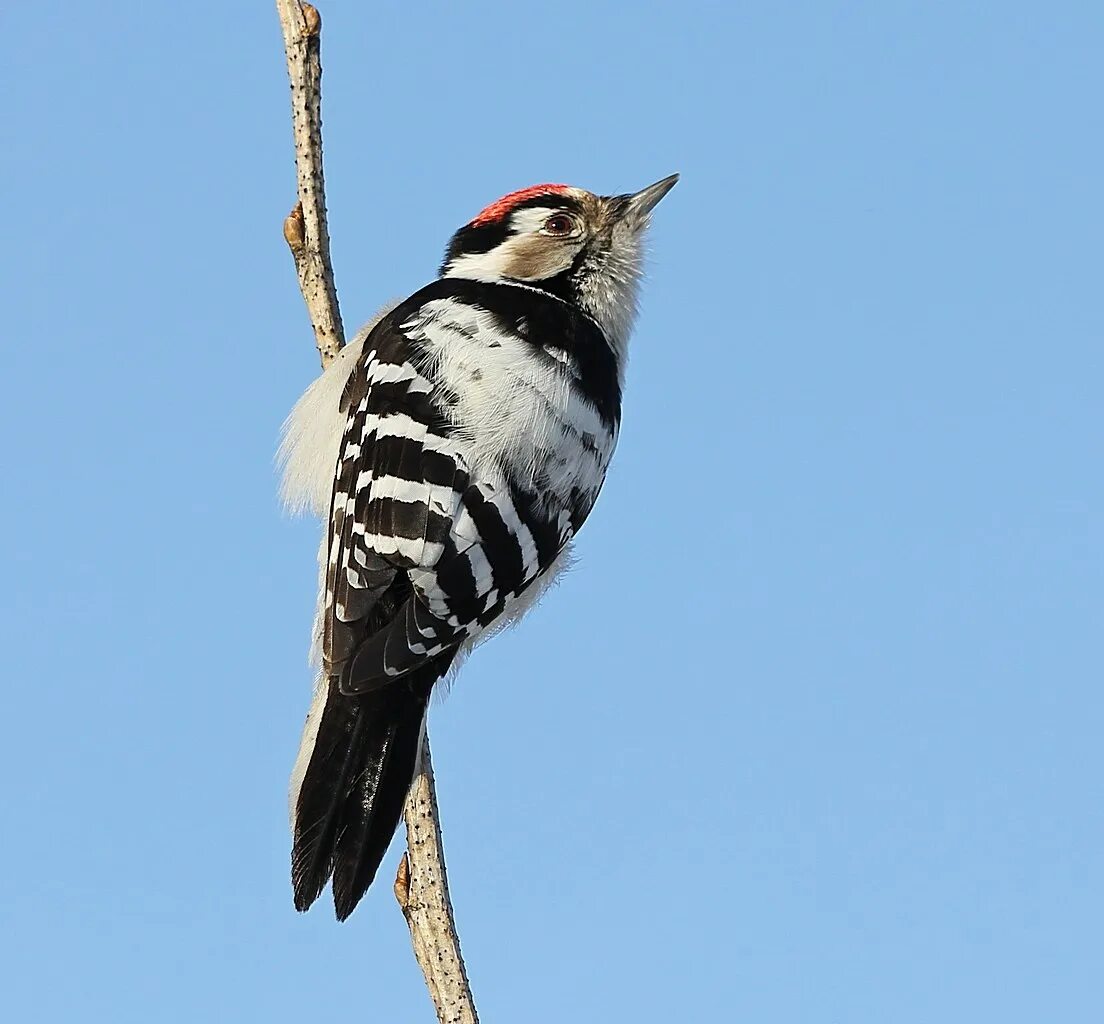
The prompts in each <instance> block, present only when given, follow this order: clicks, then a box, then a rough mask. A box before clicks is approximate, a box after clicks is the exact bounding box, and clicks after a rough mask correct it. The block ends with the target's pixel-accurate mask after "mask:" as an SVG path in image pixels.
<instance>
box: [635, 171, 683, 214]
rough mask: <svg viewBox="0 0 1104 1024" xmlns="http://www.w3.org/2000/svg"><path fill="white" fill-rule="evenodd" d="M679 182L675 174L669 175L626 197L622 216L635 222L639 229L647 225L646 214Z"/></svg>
mask: <svg viewBox="0 0 1104 1024" xmlns="http://www.w3.org/2000/svg"><path fill="white" fill-rule="evenodd" d="M678 180H679V176H678V175H677V174H671V175H669V176H668V177H666V178H663V179H662V180H661V181H657V182H656V183H655V184H654V185H649V186H648V187H647V188H642V189H641V190H640V191H639V192H634V193H633V194H632V195H630V196H626V197H625V199H626V203H625V210H624V214H623V216H624V217H626V218H627V219H630V220H635V221H636V222H637V223H638V224H640V225H641V227H643V226H644V224H645V223H647V220H648V214H649V213H651V212H652V210H654V209H655V208H656V205H657V204H658V203H659V201H660V200H661V199H662V198H663V197H664V196H665V195H667V193H668V192H670V191H671V189H673V188H674V187H675V183H676V182H677V181H678Z"/></svg>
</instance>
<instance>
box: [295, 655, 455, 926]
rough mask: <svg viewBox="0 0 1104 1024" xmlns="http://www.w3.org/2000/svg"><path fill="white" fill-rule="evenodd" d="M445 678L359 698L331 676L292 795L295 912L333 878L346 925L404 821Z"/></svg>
mask: <svg viewBox="0 0 1104 1024" xmlns="http://www.w3.org/2000/svg"><path fill="white" fill-rule="evenodd" d="M450 660H451V659H450ZM439 675H440V672H439V671H433V672H426V673H421V672H419V673H414V674H413V675H412V676H410V677H407V678H405V679H402V680H398V681H396V682H395V683H394V684H393V685H391V686H387V687H384V688H383V689H381V690H377V691H374V692H372V693H369V694H365V695H363V696H356V697H347V696H345V695H344V694H342V693H340V692H339V691H338V688H337V679H336V678H333V679H331V680H330V682H329V688H328V691H327V693H326V694H325V698H324V700H325V703H324V705H323V706H322V708H321V710H320V715H319V720H318V726H317V729H316V730H313V731H312V729H313V717H314V715H315V714H318V713H319V712H318V709H312V718H310V719H308V722H307V729H306V732H305V733H304V736H303V744H304V749H303V750H302V751H301V752H300V760H301V761H303V760H305V761H306V765H305V769H302V771H303V774H302V781H301V782H300V784H299V791H298V794H297V795H295V796H293V799H294V817H293V822H292V830H293V833H294V838H293V845H292V853H291V881H292V886H293V887H294V890H295V907H296V909H297V910H306V909H307V908H308V907H309V906H310V905H311V904H312V903H313V902H314V901H315V900H316V899H317V898H318V894H319V893H320V892H321V891H322V889H323V888H324V887H325V885H326V882H327V881H328V880H329V878H330V876H331V875H332V876H333V896H334V908H335V909H336V911H337V918H338V920H339V921H344V920H345V918H347V917H348V916H349V915H350V914H351V913H352V912H353V910H354V909H355V908H356V905H357V903H359V902H360V898H361V897H362V896H363V895H364V893H365V892H366V891H367V889H368V886H370V885H371V884H372V879H374V878H375V877H376V871H377V870H378V868H379V865H380V861H381V860H383V855H384V854H385V853H386V852H387V846H388V844H389V843H390V842H391V837H392V836H393V835H394V834H395V829H396V828H397V827H398V824H399V818H400V817H401V816H402V808H403V802H404V801H405V800H406V794H407V791H408V790H409V789H410V783H411V781H412V780H413V777H414V767H415V763H416V762H417V758H418V745H419V743H420V741H421V735H422V722H423V720H424V718H425V712H426V707H427V705H428V703H429V694H430V691H431V690H432V688H433V684H434V682H436V680H437V678H438V677H439ZM320 699H321V698H320ZM312 737H313V744H312ZM308 745H311V746H310V749H307V748H308ZM298 770H299V769H297V773H298Z"/></svg>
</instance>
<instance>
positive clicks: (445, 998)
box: [395, 737, 479, 1024]
mask: <svg viewBox="0 0 1104 1024" xmlns="http://www.w3.org/2000/svg"><path fill="white" fill-rule="evenodd" d="M404 816H405V818H406V845H407V849H408V850H409V853H408V854H404V855H403V859H402V860H401V861H400V862H399V870H398V872H397V873H396V875H395V898H396V899H397V900H398V901H399V906H400V907H402V912H403V916H404V917H405V918H406V923H407V925H408V926H409V928H410V941H411V943H412V944H413V946H414V955H415V956H416V957H417V958H418V963H419V964H420V965H421V968H422V973H423V974H424V975H425V979H426V985H428V986H429V994H430V996H432V998H433V1003H434V1005H435V1006H436V1007H437V1017H438V1020H439V1021H440V1022H441V1024H446V1022H447V1024H478V1022H479V1016H478V1015H477V1014H476V1012H475V1001H474V999H473V998H472V993H471V985H470V984H469V982H468V974H467V971H466V970H465V969H464V958H463V956H462V955H461V953H460V937H459V936H458V935H457V934H456V924H455V922H454V920H453V916H452V901H451V900H450V899H449V891H448V875H447V873H446V871H445V848H444V845H443V842H442V839H441V823H440V816H439V814H438V811H437V792H436V788H435V786H434V784H433V763H432V761H431V760H430V755H429V738H428V737H425V738H424V739H423V741H422V752H421V759H420V761H419V764H418V770H417V772H415V775H414V784H413V785H412V786H411V787H410V795H409V796H407V798H406V809H405V812H404Z"/></svg>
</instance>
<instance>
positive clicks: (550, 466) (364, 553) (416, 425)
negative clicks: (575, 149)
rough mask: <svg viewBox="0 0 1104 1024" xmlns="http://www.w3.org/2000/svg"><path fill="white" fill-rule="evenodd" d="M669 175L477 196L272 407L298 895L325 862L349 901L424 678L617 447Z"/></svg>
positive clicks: (504, 594) (519, 595)
mask: <svg viewBox="0 0 1104 1024" xmlns="http://www.w3.org/2000/svg"><path fill="white" fill-rule="evenodd" d="M677 180H678V175H671V176H670V177H667V178H664V179H663V180H662V181H657V182H656V183H655V184H654V185H649V186H648V187H647V188H645V189H642V190H641V191H639V192H635V193H632V194H627V195H615V196H601V195H595V194H594V193H591V192H587V191H585V190H583V189H580V188H573V187H571V186H567V185H534V186H532V187H530V188H525V189H521V190H520V191H517V192H511V193H510V194H509V195H506V196H503V197H502V198H501V199H499V200H497V201H496V202H494V203H491V205H490V206H488V207H486V208H485V209H484V210H483V211H482V212H481V213H479V214H478V215H477V216H476V217H475V218H474V219H473V220H471V221H470V222H468V223H467V224H465V225H464V226H463V227H461V228H460V229H459V230H458V231H457V232H456V233H455V234H454V235H453V236H452V239H451V241H450V243H449V246H448V250H447V252H446V254H445V258H444V262H443V264H442V265H441V268H440V272H439V276H438V277H437V279H436V280H435V281H433V282H432V283H431V284H428V285H426V287H424V288H422V289H421V290H420V291H417V292H415V293H414V294H413V295H411V296H410V297H409V298H408V299H406V300H405V301H403V302H400V303H398V304H397V305H395V306H394V307H392V308H390V309H388V310H386V311H385V312H384V313H382V314H381V315H379V316H378V317H377V318H376V319H375V320H374V321H372V322H371V323H369V324H368V325H366V327H365V328H363V329H362V330H361V331H360V332H359V333H358V334H357V336H356V337H355V338H354V339H353V341H352V342H351V343H350V344H349V345H347V346H346V347H345V348H344V349H343V350H342V351H341V352H340V354H339V355H338V356H337V358H336V359H335V360H334V361H333V362H332V363H331V364H330V366H329V367H328V368H327V369H326V371H325V372H324V373H323V374H322V376H321V377H319V378H318V380H316V381H315V382H314V383H313V384H312V385H311V387H310V388H309V389H308V390H307V392H306V393H305V394H304V395H303V397H302V398H301V399H300V400H299V402H298V403H297V404H296V406H295V408H294V409H293V410H292V412H291V415H290V416H289V417H288V420H287V422H286V423H285V425H284V436H283V441H282V444H281V450H280V454H281V459H282V462H283V467H284V484H283V493H284V499H285V501H286V502H287V503H288V504H289V505H290V506H291V507H293V508H297V509H310V510H312V511H314V512H315V513H316V514H317V515H319V516H320V517H321V518H323V519H326V518H327V517H328V527H327V529H326V530H325V531H324V536H323V539H322V546H321V550H320V552H319V568H320V581H319V599H318V609H317V613H316V616H315V625H314V651H315V655H316V659H317V663H318V668H319V671H318V678H317V682H316V686H315V693H314V698H313V701H312V703H311V707H310V711H309V713H308V715H307V720H306V725H305V726H304V729H303V737H302V742H301V745H300V750H299V755H298V758H297V760H296V762H295V767H294V770H293V772H292V779H291V793H290V804H291V808H290V809H291V828H292V834H293V843H292V886H293V890H294V897H295V906H296V908H297V909H299V910H306V909H307V908H308V907H309V906H310V905H311V904H312V903H313V902H314V901H315V900H316V899H317V897H318V895H319V894H320V893H321V891H322V889H323V888H324V886H325V885H326V883H327V881H329V880H330V879H331V877H332V882H333V884H332V889H333V899H334V907H335V910H336V913H337V917H338V919H339V920H344V919H345V918H347V917H348V916H349V914H351V913H352V912H353V910H354V909H355V907H356V905H357V903H358V902H359V901H360V899H361V897H362V896H363V895H364V893H365V891H366V890H367V889H368V887H369V885H371V883H372V880H373V878H374V877H375V875H376V871H377V869H378V868H379V865H380V862H381V860H382V859H383V856H384V854H385V852H386V850H387V847H388V844H389V843H390V841H391V838H392V836H393V834H394V832H395V829H396V828H397V827H398V823H399V819H400V817H401V813H402V807H403V803H404V800H405V798H406V794H407V791H408V790H409V788H410V784H411V782H412V780H413V774H414V769H415V764H416V761H417V757H418V750H419V745H420V744H421V741H422V736H423V730H424V726H425V716H426V708H427V706H428V703H429V698H430V693H431V691H432V690H433V687H434V685H435V684H436V683H438V682H439V681H440V680H441V679H442V678H443V677H444V676H445V675H446V674H447V673H449V671H450V669H451V668H454V667H455V665H456V664H457V663H458V662H459V661H460V660H462V658H463V657H464V656H465V655H466V654H467V653H468V652H469V651H470V650H471V648H472V647H473V646H474V644H476V643H477V642H478V641H479V640H480V639H481V638H484V637H486V636H488V635H490V634H491V633H492V632H495V631H496V630H497V629H498V628H500V627H502V626H504V625H508V624H510V623H512V622H515V621H517V619H518V618H520V617H521V615H522V614H524V612H525V611H527V610H528V608H529V607H531V606H532V604H533V603H534V602H535V601H536V599H537V598H538V596H539V595H540V594H541V593H542V592H543V591H544V590H545V589H546V588H547V586H548V585H549V583H550V582H551V581H552V580H554V579H555V577H556V574H557V572H558V571H560V570H561V569H562V568H563V567H564V565H565V564H566V562H567V561H568V559H569V557H570V554H569V553H570V546H571V541H572V538H573V537H574V536H575V534H576V533H578V531H579V529H580V527H582V525H583V523H584V522H585V521H586V518H587V516H588V515H589V514H590V510H591V508H592V507H593V506H594V502H595V499H596V498H597V497H598V492H599V490H601V487H602V482H603V480H604V478H605V475H606V469H607V467H608V465H609V461H610V456H611V455H612V454H613V449H614V445H615V444H616V441H617V432H618V427H619V424H620V418H621V390H622V387H623V384H624V375H625V363H626V349H627V345H628V340H629V334H630V331H631V330H632V326H633V320H634V318H635V315H636V302H637V290H638V285H639V282H640V278H641V272H642V263H643V260H642V249H643V236H644V234H645V232H646V229H647V227H648V224H649V222H650V219H651V213H652V210H653V209H654V207H655V206H656V204H657V203H658V202H659V201H660V200H661V199H662V198H663V197H664V196H665V195H666V194H667V193H668V192H669V191H670V190H671V188H672V187H673V186H674V184H675V182H676V181H677Z"/></svg>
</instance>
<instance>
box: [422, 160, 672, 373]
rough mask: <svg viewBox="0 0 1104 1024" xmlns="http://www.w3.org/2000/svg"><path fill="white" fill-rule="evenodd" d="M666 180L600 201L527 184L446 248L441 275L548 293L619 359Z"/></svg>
mask: <svg viewBox="0 0 1104 1024" xmlns="http://www.w3.org/2000/svg"><path fill="white" fill-rule="evenodd" d="M677 181H678V175H677V174H672V175H671V176H670V177H668V178H664V179H663V180H662V181H657V182H656V183H655V184H654V185H649V186H648V187H647V188H645V189H641V190H640V191H639V192H633V193H629V194H627V195H619V196H599V195H595V194H594V193H593V192H587V191H586V190H585V189H581V188H573V187H571V186H570V185H533V186H532V187H530V188H524V189H521V190H520V191H518V192H511V193H510V194H509V195H506V196H503V197H502V198H501V199H499V200H497V201H496V202H493V203H491V205H490V206H488V207H486V209H484V210H483V211H482V212H481V213H480V214H479V215H478V216H476V217H475V218H474V219H473V220H471V221H469V222H468V223H467V224H465V225H464V226H463V227H462V228H461V229H460V230H459V231H457V232H456V234H455V235H453V236H452V241H451V242H450V243H449V247H448V252H447V253H446V254H445V261H444V263H443V264H442V266H441V274H442V276H444V277H464V278H469V279H472V280H477V281H504V282H511V283H514V284H523V285H528V286H529V287H532V288H537V289H540V290H541V291H545V292H550V293H551V294H553V295H556V296H558V297H559V298H561V299H563V300H564V301H566V302H570V303H573V304H574V305H577V306H578V307H579V308H580V309H582V310H583V311H584V312H586V313H587V314H589V315H590V316H591V317H593V318H594V319H595V320H596V321H597V322H598V323H599V325H600V326H601V327H602V329H603V331H604V332H605V334H606V337H607V338H608V339H609V341H610V342H611V343H612V344H613V345H614V347H615V348H616V349H618V350H619V354H623V352H624V346H625V343H626V342H627V340H628V335H629V331H630V330H631V328H632V322H633V318H634V317H635V315H636V293H637V285H638V283H639V280H640V277H641V273H642V271H643V236H644V233H645V230H646V229H647V227H648V224H649V223H650V221H651V212H652V210H653V209H654V208H655V206H656V204H657V203H658V202H659V201H660V200H661V199H662V198H663V197H664V196H665V195H666V194H667V193H668V192H670V190H671V189H672V188H673V187H674V185H675V182H677Z"/></svg>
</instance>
